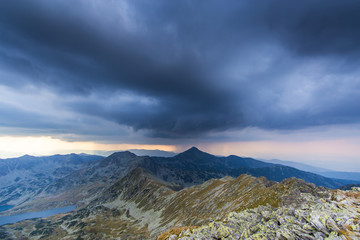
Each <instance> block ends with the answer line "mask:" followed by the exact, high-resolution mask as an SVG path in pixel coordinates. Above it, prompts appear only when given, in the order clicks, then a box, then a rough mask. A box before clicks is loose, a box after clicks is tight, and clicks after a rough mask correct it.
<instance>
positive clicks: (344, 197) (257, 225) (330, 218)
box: [159, 188, 360, 240]
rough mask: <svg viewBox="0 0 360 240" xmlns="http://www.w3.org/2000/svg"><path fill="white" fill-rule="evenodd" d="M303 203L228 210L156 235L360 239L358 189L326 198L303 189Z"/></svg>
mask: <svg viewBox="0 0 360 240" xmlns="http://www.w3.org/2000/svg"><path fill="white" fill-rule="evenodd" d="M302 199H303V203H302V204H300V205H298V206H296V205H289V206H282V207H279V208H274V207H271V206H270V205H267V206H259V207H257V208H254V209H248V210H244V211H242V212H231V213H229V214H228V215H227V216H226V217H225V218H224V219H223V220H222V221H214V222H211V223H209V224H207V225H205V226H202V227H199V228H184V230H183V231H181V232H180V233H178V234H176V233H175V234H174V231H169V232H167V233H164V234H162V235H161V236H160V237H159V239H169V240H170V239H171V240H175V239H179V240H180V239H181V240H200V239H360V223H359V217H360V192H359V189H358V188H354V189H353V190H351V191H341V190H337V191H332V193H331V196H330V197H328V198H317V197H314V196H313V195H310V194H307V193H303V194H302Z"/></svg>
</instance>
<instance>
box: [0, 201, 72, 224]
mask: <svg viewBox="0 0 360 240" xmlns="http://www.w3.org/2000/svg"><path fill="white" fill-rule="evenodd" d="M75 208H76V205H71V206H67V207H61V208H53V209H49V210H45V211H41V212H29V213H20V214H16V215H11V216H0V226H1V225H4V224H8V223H16V222H19V221H22V220H26V219H31V218H44V217H50V216H51V215H54V214H59V213H66V212H70V211H73V210H74V209H75ZM3 211H4V210H3Z"/></svg>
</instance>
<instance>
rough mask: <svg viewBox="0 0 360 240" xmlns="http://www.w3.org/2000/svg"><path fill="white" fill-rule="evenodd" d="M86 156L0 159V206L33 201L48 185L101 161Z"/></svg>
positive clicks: (70, 155)
mask: <svg viewBox="0 0 360 240" xmlns="http://www.w3.org/2000/svg"><path fill="white" fill-rule="evenodd" d="M102 158H103V157H101V156H96V155H87V154H68V155H54V156H48V157H33V156H28V155H25V156H23V157H19V158H9V159H0V205H5V204H9V205H17V204H20V203H22V202H25V201H27V200H29V199H32V198H34V197H35V196H36V195H38V194H39V193H40V192H42V191H43V190H44V189H45V188H46V187H47V186H48V185H49V184H51V183H53V182H55V181H56V180H58V179H61V178H63V177H65V176H66V175H68V174H70V173H71V172H73V171H76V170H78V169H81V168H83V167H85V166H89V165H91V164H92V163H94V162H96V161H98V160H100V159H102Z"/></svg>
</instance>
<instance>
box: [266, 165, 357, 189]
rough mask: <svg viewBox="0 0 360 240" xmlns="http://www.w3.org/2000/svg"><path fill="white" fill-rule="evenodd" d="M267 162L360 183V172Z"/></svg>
mask: <svg viewBox="0 0 360 240" xmlns="http://www.w3.org/2000/svg"><path fill="white" fill-rule="evenodd" d="M264 161H265V162H269V163H274V164H281V165H284V166H289V167H294V168H297V169H299V170H302V171H307V172H312V173H315V174H319V175H321V176H324V177H327V178H334V179H343V180H352V181H354V180H355V181H358V182H359V183H360V172H343V171H334V170H330V169H326V168H319V167H314V166H311V165H308V164H303V163H298V162H292V161H283V160H278V159H271V160H264Z"/></svg>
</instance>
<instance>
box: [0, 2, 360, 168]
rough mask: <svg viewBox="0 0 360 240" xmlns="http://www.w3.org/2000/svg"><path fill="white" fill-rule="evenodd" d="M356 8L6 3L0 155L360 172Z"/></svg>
mask: <svg viewBox="0 0 360 240" xmlns="http://www.w3.org/2000/svg"><path fill="white" fill-rule="evenodd" d="M359 12H360V1H358V0H347V1H338V0H318V1H313V0H302V1H288V0H269V1H258V0H241V1H239V0H229V1H220V0H217V1H214V0H206V1H205V0H200V1H195V0H191V1H187V0H183V1H168V0H158V1H147V0H128V1H126V0H124V1H121V0H71V1H70V0H52V1H48V0H37V1H20V0H2V1H0V142H1V143H2V146H1V147H0V157H6V156H10V155H14V154H15V155H16V154H20V153H23V152H25V149H26V151H28V152H30V153H32V154H49V153H52V152H54V151H58V152H68V151H75V150H76V151H90V150H92V151H97V150H106V151H108V150H112V149H114V150H117V149H122V148H126V147H130V148H134V146H135V148H147V149H156V148H161V149H164V150H171V151H181V150H183V149H185V148H187V147H189V146H191V145H196V146H200V147H202V149H204V150H206V151H209V152H212V153H218V154H225V155H226V154H238V155H248V156H254V157H261V158H281V159H284V160H294V161H302V162H306V163H312V164H314V165H318V166H320V165H321V166H328V167H331V168H333V169H343V170H345V169H346V170H358V171H360V150H357V146H360V77H359V76H360V68H359V64H360V44H359V43H360V30H359V29H360V14H359ZM26 139H27V140H29V139H37V140H39V142H42V141H43V142H47V143H50V142H53V143H54V144H55V145H56V144H57V145H56V146H57V147H53V148H51V149H47V150H49V151H46V149H44V147H41V146H42V145H41V144H40V145H39V147H38V148H39V149H38V148H37V147H35V146H33V147H32V146H31V144H32V143H33V142H35V141H33V140H31V141H30V142H29V141H28V142H26ZM55 142H57V143H55ZM42 144H43V143H42ZM25 145H26V146H27V148H24V146H25ZM55 145H54V146H55ZM65 145H66V147H65ZM51 146H52V145H51ZM16 148H18V149H16ZM19 148H21V149H19ZM49 148H50V147H49ZM359 148H360V147H359ZM50 150H51V151H50ZM344 163H346V164H344ZM344 165H346V166H344Z"/></svg>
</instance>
